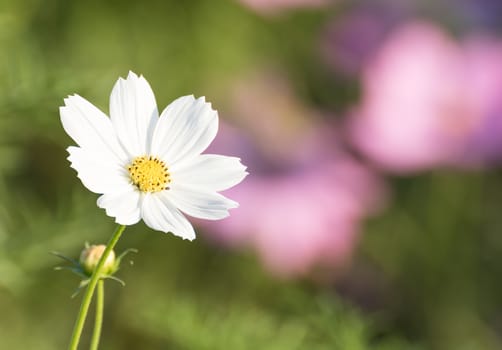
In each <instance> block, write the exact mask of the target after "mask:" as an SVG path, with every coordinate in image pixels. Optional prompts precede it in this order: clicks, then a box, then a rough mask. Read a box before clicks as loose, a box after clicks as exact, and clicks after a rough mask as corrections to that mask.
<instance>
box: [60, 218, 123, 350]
mask: <svg viewBox="0 0 502 350" xmlns="http://www.w3.org/2000/svg"><path fill="white" fill-rule="evenodd" d="M125 228H126V226H125V225H119V226H118V227H117V228H116V229H115V232H114V233H113V235H112V236H111V238H110V240H109V241H108V244H107V245H106V249H105V251H104V252H103V255H101V258H100V259H99V262H98V265H97V266H96V269H95V270H94V272H93V273H92V276H91V279H90V281H89V284H88V285H87V288H86V290H85V293H84V296H83V297H82V304H80V309H79V311H78V315H77V320H76V321H75V326H74V327H73V332H72V335H71V340H70V345H69V346H68V349H69V350H77V348H78V344H79V342H80V336H81V335H82V330H83V328H84V324H85V319H86V317H87V313H88V311H89V306H90V304H91V300H92V296H93V294H94V291H95V289H96V286H97V284H98V282H99V281H100V279H101V277H102V269H103V265H104V264H105V261H106V259H107V258H108V255H109V254H110V252H111V251H112V249H113V248H114V247H115V245H116V244H117V242H118V240H119V239H120V236H121V235H122V233H123V232H124V230H125Z"/></svg>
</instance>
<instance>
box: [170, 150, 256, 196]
mask: <svg viewBox="0 0 502 350" xmlns="http://www.w3.org/2000/svg"><path fill="white" fill-rule="evenodd" d="M169 171H170V173H171V179H172V181H173V183H176V184H181V185H183V186H189V187H195V188H200V189H203V190H205V191H209V192H213V191H223V190H226V189H227V188H230V187H232V186H235V185H237V184H238V183H239V182H241V181H242V180H243V179H244V178H245V177H246V175H247V174H248V173H247V172H246V167H245V166H244V165H242V163H241V160H240V159H239V158H236V157H227V156H220V155H215V154H202V155H199V156H198V157H195V158H193V159H190V160H189V161H181V162H178V163H175V165H174V166H172V167H170V168H169Z"/></svg>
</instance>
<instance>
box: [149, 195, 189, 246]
mask: <svg viewBox="0 0 502 350" xmlns="http://www.w3.org/2000/svg"><path fill="white" fill-rule="evenodd" d="M164 194H165V191H162V192H157V193H147V194H145V195H144V197H143V203H142V206H141V216H142V218H143V220H144V221H145V223H146V224H147V225H148V226H149V227H151V228H153V229H154V230H158V231H163V232H171V233H172V234H174V235H175V236H179V237H182V238H183V239H188V240H193V239H194V238H195V231H194V229H193V227H192V224H190V222H189V221H188V220H187V219H186V218H185V216H183V214H181V212H180V211H179V210H178V209H176V207H174V206H173V204H172V203H171V202H170V201H169V199H168V198H167V197H166V196H165V195H164Z"/></svg>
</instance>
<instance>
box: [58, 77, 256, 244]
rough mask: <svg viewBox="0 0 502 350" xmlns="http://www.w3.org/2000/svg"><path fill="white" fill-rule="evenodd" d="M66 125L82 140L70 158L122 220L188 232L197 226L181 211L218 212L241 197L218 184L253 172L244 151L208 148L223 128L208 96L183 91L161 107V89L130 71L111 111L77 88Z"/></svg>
mask: <svg viewBox="0 0 502 350" xmlns="http://www.w3.org/2000/svg"><path fill="white" fill-rule="evenodd" d="M60 114H61V121H62V123H63V128H64V130H65V131H66V132H67V133H68V135H70V137H71V138H72V139H73V140H74V141H75V142H76V143H77V144H78V146H79V147H74V146H70V147H68V152H69V154H70V156H69V157H68V160H69V161H70V162H71V167H72V168H74V169H75V170H76V171H77V173H78V177H79V178H80V180H81V181H82V183H83V184H84V186H85V187H87V188H88V189H89V190H90V191H92V192H95V193H99V194H101V196H100V197H99V198H98V201H97V204H98V206H99V207H100V208H103V209H105V210H106V214H107V215H109V216H111V217H114V218H115V221H116V222H117V223H119V224H122V225H133V224H135V223H137V222H138V221H139V220H141V219H143V221H144V222H145V223H146V224H147V225H148V226H149V227H151V228H153V229H155V230H159V231H164V232H172V233H173V234H175V235H177V236H180V237H183V238H185V239H190V240H192V239H194V238H195V232H194V229H193V227H192V225H191V224H190V222H189V221H188V220H187V219H186V217H185V216H184V215H183V214H182V213H181V212H183V213H186V214H188V215H190V216H193V217H197V218H203V219H209V220H217V219H222V218H224V217H226V216H228V215H229V214H228V210H229V209H231V208H236V207H237V206H238V204H237V203H236V202H234V201H232V200H230V199H228V198H226V197H224V196H223V195H221V194H219V193H218V191H222V190H225V189H227V188H229V187H232V186H234V185H236V184H238V183H239V182H240V181H242V179H243V178H244V177H245V176H246V175H247V172H246V171H245V170H246V167H245V166H243V165H242V164H241V162H240V159H239V158H234V157H226V156H221V155H214V154H201V152H203V151H204V150H205V149H206V148H207V147H208V145H209V144H210V143H211V142H212V141H213V139H214V137H215V136H216V132H217V130H218V114H217V112H216V111H215V110H213V109H212V108H211V105H210V104H209V103H207V102H206V101H205V99H204V97H201V98H198V99H195V98H194V97H193V96H183V97H180V98H178V99H177V100H175V101H174V102H172V103H171V104H170V105H169V106H167V108H166V109H164V111H163V112H162V113H161V115H160V117H159V114H158V111H157V104H156V102H155V97H154V95H153V91H152V89H151V87H150V85H149V84H148V82H147V81H146V80H145V79H144V78H143V77H142V76H139V77H138V76H137V75H136V74H134V73H132V72H129V75H128V76H127V79H125V80H124V79H122V78H119V80H118V81H117V83H116V84H115V86H114V87H113V90H112V93H111V96H110V118H108V117H107V116H106V115H105V114H104V113H103V112H101V111H100V110H99V109H98V108H96V107H95V106H94V105H92V104H91V103H90V102H88V101H87V100H85V99H84V98H82V97H80V96H78V95H73V96H69V97H68V98H66V99H65V106H63V107H60Z"/></svg>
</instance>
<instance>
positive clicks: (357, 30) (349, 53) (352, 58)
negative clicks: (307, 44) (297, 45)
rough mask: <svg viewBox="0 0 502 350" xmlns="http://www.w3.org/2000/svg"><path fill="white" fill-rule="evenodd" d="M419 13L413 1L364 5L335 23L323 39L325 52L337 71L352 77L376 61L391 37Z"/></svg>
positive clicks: (325, 55)
mask: <svg viewBox="0 0 502 350" xmlns="http://www.w3.org/2000/svg"><path fill="white" fill-rule="evenodd" d="M414 11H415V9H414V6H413V2H410V1H409V0H407V1H405V0H402V1H391V0H380V1H371V2H364V3H362V4H359V6H355V7H353V8H351V9H350V10H349V11H347V12H345V13H343V15H342V16H340V17H337V18H335V19H334V20H333V21H331V22H330V23H329V24H328V26H327V27H326V30H325V31H324V34H323V36H322V38H321V52H322V55H323V58H324V60H325V61H326V63H327V64H328V65H329V66H330V67H332V68H333V69H334V70H335V71H336V72H338V73H342V74H346V75H352V74H356V73H359V70H360V69H361V68H362V67H363V66H364V65H365V64H366V63H367V62H368V61H369V60H371V59H372V56H373V54H374V53H375V52H376V51H377V49H378V48H379V47H380V45H381V44H382V42H383V41H384V40H385V38H386V37H387V35H388V34H389V33H390V32H391V31H392V30H393V29H394V28H395V27H396V26H397V25H399V24H400V23H401V22H403V21H404V20H406V19H407V18H409V17H410V16H411V14H412V13H413V12H414Z"/></svg>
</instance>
